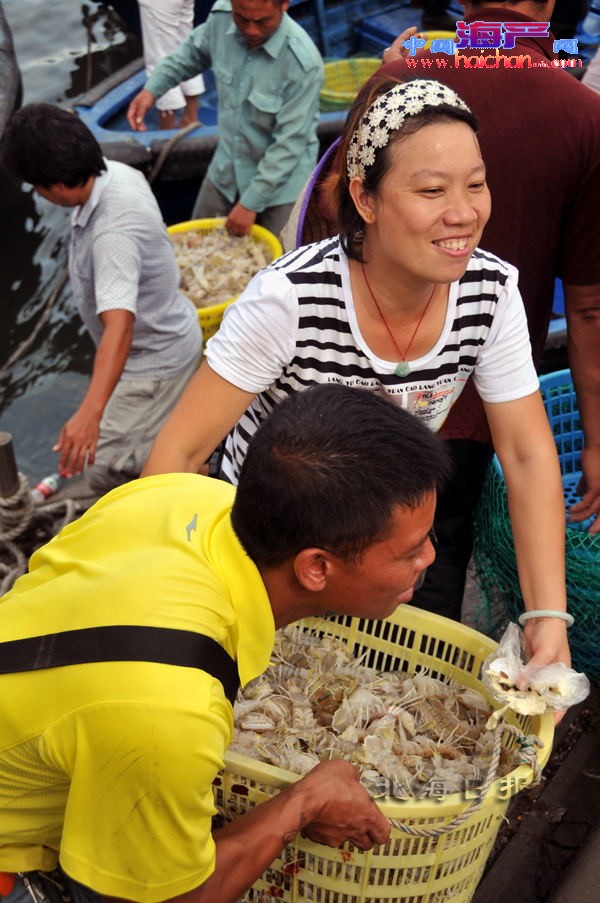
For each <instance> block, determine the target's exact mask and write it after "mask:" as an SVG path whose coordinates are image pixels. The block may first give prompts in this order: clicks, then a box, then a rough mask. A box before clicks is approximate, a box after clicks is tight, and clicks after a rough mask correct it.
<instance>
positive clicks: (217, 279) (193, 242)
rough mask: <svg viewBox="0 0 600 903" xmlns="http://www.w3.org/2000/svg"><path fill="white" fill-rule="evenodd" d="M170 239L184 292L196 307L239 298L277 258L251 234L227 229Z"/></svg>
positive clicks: (182, 234) (176, 236)
mask: <svg viewBox="0 0 600 903" xmlns="http://www.w3.org/2000/svg"><path fill="white" fill-rule="evenodd" d="M169 237H170V239H171V242H172V244H173V248H174V250H175V259H176V260H177V265H178V267H179V273H180V276H181V282H180V289H181V291H182V292H183V294H184V295H186V296H187V297H188V298H189V299H190V301H193V302H194V304H195V305H196V307H207V306H209V305H210V306H212V305H213V304H222V303H223V302H224V301H230V300H231V299H232V298H237V296H238V295H239V294H240V293H241V292H242V291H243V290H244V289H245V288H246V286H247V285H248V283H249V282H250V280H251V279H252V277H253V276H254V275H256V273H258V271H259V270H262V269H263V267H266V266H267V265H268V264H269V263H271V260H272V259H273V258H272V255H271V252H270V250H269V248H268V247H267V246H266V245H265V244H264V243H263V242H261V241H258V240H257V239H255V238H254V237H253V236H251V235H244V236H242V237H241V238H237V237H235V236H233V235H230V234H229V232H227V231H226V230H225V229H213V230H211V231H210V232H201V231H197V230H196V231H194V230H191V231H189V232H178V233H174V234H172V235H170V236H169Z"/></svg>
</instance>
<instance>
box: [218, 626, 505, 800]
mask: <svg viewBox="0 0 600 903" xmlns="http://www.w3.org/2000/svg"><path fill="white" fill-rule="evenodd" d="M492 711H493V709H492V707H491V706H490V705H489V703H488V702H487V701H486V699H485V698H484V697H483V696H482V695H481V694H480V693H478V692H477V691H476V690H473V689H470V688H467V687H464V686H462V685H460V684H458V683H457V682H454V681H449V682H445V681H443V680H439V679H437V678H434V677H431V676H429V675H428V674H426V673H424V672H421V673H419V674H416V675H414V676H409V675H407V674H406V673H404V672H400V671H396V672H380V671H376V670H375V669H373V668H369V667H366V666H365V665H364V664H363V659H357V658H355V657H354V656H353V655H352V654H351V652H350V650H349V648H348V646H347V645H346V644H345V643H344V642H343V641H342V640H340V639H337V638H334V637H327V636H325V637H316V636H314V635H311V634H308V633H306V632H305V631H303V630H302V629H301V628H297V627H292V628H289V627H288V628H285V629H284V630H280V631H278V632H277V635H276V643H275V648H274V650H273V656H272V664H271V666H270V667H269V669H268V670H267V671H266V672H265V673H264V674H263V675H261V676H260V677H258V678H257V679H256V680H254V681H252V682H251V683H249V684H247V685H246V687H245V688H244V690H243V691H240V693H239V694H238V698H237V700H236V703H235V707H234V716H235V733H234V739H233V743H232V745H231V746H230V749H231V750H232V751H235V752H237V753H240V754H242V755H245V756H250V757H252V758H255V759H258V760H260V761H263V762H267V763H269V764H271V765H276V766H278V767H280V768H285V769H287V770H288V771H292V772H295V773H296V774H305V773H306V772H307V771H309V770H310V769H311V768H313V767H314V766H315V765H318V764H319V762H321V761H323V760H325V759H347V760H349V761H350V762H352V763H353V764H354V765H356V766H357V767H358V768H359V770H360V773H361V781H362V783H363V785H364V786H365V787H366V789H367V790H368V791H369V793H371V795H372V796H373V797H374V798H377V797H382V796H385V795H387V796H393V797H396V798H398V799H412V798H418V797H424V796H443V795H445V794H448V793H458V792H462V791H464V790H468V789H471V788H476V787H477V786H480V785H481V783H482V782H483V780H484V779H485V777H486V776H487V773H488V771H489V767H490V761H491V756H492V748H493V741H494V734H493V732H492V731H491V730H487V729H486V722H487V720H488V718H489V716H490V715H491V714H492ZM514 767H515V762H514V756H513V754H512V753H511V751H510V750H508V749H505V750H503V752H502V755H501V758H500V763H499V767H498V773H497V776H502V775H505V774H507V773H508V772H509V771H511V770H512V768H514Z"/></svg>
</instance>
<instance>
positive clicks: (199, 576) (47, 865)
mask: <svg viewBox="0 0 600 903" xmlns="http://www.w3.org/2000/svg"><path fill="white" fill-rule="evenodd" d="M234 494H235V490H234V489H233V487H231V486H229V485H228V484H226V483H223V482H221V481H218V480H212V479H209V478H207V477H200V476H196V475H192V474H165V475H161V476H154V477H147V478H145V479H143V480H137V481H134V482H132V483H128V484H127V485H125V486H122V487H120V488H118V489H115V490H114V491H113V492H111V493H109V494H108V495H106V496H104V498H102V499H101V500H100V501H99V502H97V503H96V504H95V505H94V506H93V507H92V508H90V510H89V511H88V512H86V514H84V515H83V517H81V518H80V519H79V520H78V521H76V522H75V523H73V524H70V525H69V526H68V527H66V528H65V529H64V530H62V531H61V533H60V534H59V535H58V536H57V537H56V538H54V539H53V540H52V541H51V542H49V543H48V544H47V545H46V546H44V547H43V548H42V549H40V550H38V551H37V552H36V553H35V554H34V555H33V556H32V559H31V562H30V570H29V573H28V574H26V575H24V576H23V577H21V578H20V579H19V580H18V581H17V583H16V584H15V586H14V588H13V589H12V590H11V592H9V593H7V594H6V595H5V596H3V597H2V598H0V641H5V640H12V639H19V638H22V637H28V636H38V635H41V634H46V633H55V632H59V631H63V630H74V629H77V628H83V627H95V626H103V625H112V624H135V625H150V626H154V627H172V628H179V629H183V630H192V631H197V632H199V633H204V634H207V635H208V636H211V637H212V638H213V639H215V640H216V641H217V642H219V643H220V644H221V645H222V646H223V647H224V648H225V649H226V650H227V652H229V654H230V655H232V656H233V657H234V658H235V659H236V661H237V664H238V670H239V673H240V678H241V680H242V684H244V683H246V682H247V681H249V680H251V679H252V678H254V677H256V676H257V675H258V674H260V673H261V672H262V671H263V670H264V669H265V668H266V666H267V664H268V661H269V656H270V653H271V650H272V645H273V638H274V630H275V628H274V622H273V613H272V610H271V606H270V604H269V599H268V597H267V594H266V590H265V586H264V584H263V582H262V580H261V578H260V574H259V572H258V570H257V569H256V567H255V566H254V564H253V563H252V562H251V561H250V559H249V558H248V557H247V555H246V554H245V552H244V551H243V549H242V547H241V546H240V544H239V542H238V540H237V537H236V536H235V534H234V532H233V529H232V526H231V520H230V511H231V505H232V503H233V498H234ZM232 729H233V721H232V708H231V705H230V704H229V702H228V701H227V700H226V698H225V695H224V693H223V689H222V687H221V684H220V683H219V682H218V681H217V680H215V679H214V678H212V677H210V676H209V675H207V674H206V673H205V672H202V671H200V670H197V669H195V668H185V667H178V666H172V665H163V664H154V663H147V662H100V663H96V664H84V665H71V666H67V667H63V668H53V669H49V670H44V671H33V672H24V673H19V674H6V675H0V871H10V872H14V871H27V870H30V869H35V868H42V869H51V868H53V867H54V866H55V865H56V862H57V860H58V859H59V858H60V862H61V865H62V866H63V868H64V869H65V871H66V872H67V873H68V874H69V875H71V877H73V878H75V879H76V880H78V881H80V882H81V883H82V884H85V885H87V886H89V887H91V888H92V889H93V890H96V891H98V892H99V893H101V894H105V895H108V896H114V897H125V898H128V899H132V900H136V901H140V903H155V901H158V900H163V899H165V898H168V897H173V896H175V895H177V894H181V893H185V892H186V891H188V890H191V889H193V888H194V887H197V886H198V885H200V884H202V883H203V882H204V881H205V880H206V879H207V878H208V877H209V875H210V874H211V873H212V871H213V870H214V866H215V849H214V842H213V840H212V837H211V817H212V815H213V814H214V803H213V795H212V789H211V785H212V780H213V778H214V776H215V775H216V773H217V772H218V771H219V770H220V769H221V768H222V767H223V755H224V751H225V749H226V747H227V746H228V744H229V742H230V741H231V734H232Z"/></svg>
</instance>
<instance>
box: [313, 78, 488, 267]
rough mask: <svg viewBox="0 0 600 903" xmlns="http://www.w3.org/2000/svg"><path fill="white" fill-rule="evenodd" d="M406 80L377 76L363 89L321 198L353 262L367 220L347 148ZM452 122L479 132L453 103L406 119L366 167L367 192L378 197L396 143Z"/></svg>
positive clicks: (469, 116) (470, 117) (358, 254)
mask: <svg viewBox="0 0 600 903" xmlns="http://www.w3.org/2000/svg"><path fill="white" fill-rule="evenodd" d="M406 81H415V79H414V77H410V78H408V77H407V78H403V79H400V78H392V77H390V76H389V75H380V74H378V73H375V75H374V76H372V77H371V78H370V79H369V80H368V81H367V82H366V83H365V84H364V85H363V86H362V88H361V89H360V91H359V92H358V94H357V96H356V99H355V101H354V103H353V104H352V107H351V108H350V111H349V113H348V116H347V118H346V122H345V124H344V130H343V132H342V136H341V141H340V145H339V147H338V149H337V154H336V158H335V161H334V163H333V165H332V167H331V170H330V173H329V175H328V177H327V179H326V180H325V181H324V184H323V187H322V189H321V197H322V198H327V201H326V204H327V209H328V213H329V215H330V216H332V218H335V220H336V221H337V226H338V231H339V233H340V239H341V243H342V247H343V249H344V251H345V252H346V254H347V255H348V256H349V257H352V258H354V260H362V254H361V246H362V240H363V231H364V221H363V218H362V217H361V215H360V214H359V212H358V211H357V209H356V207H355V205H354V201H353V200H352V196H351V194H350V189H349V186H350V179H349V178H348V173H347V164H346V158H347V154H348V148H349V146H350V142H351V141H352V136H353V135H354V133H355V131H356V129H357V128H358V126H359V124H360V121H361V119H362V117H363V115H364V114H365V113H366V111H367V110H368V109H369V107H370V106H371V105H372V104H373V103H374V102H375V101H376V100H377V98H378V97H380V96H381V95H382V94H387V92H388V91H391V90H392V88H394V87H395V86H396V85H399V84H403V83H404V82H406ZM452 121H458V122H464V123H466V124H467V125H468V126H469V127H470V128H472V129H473V131H474V132H476V131H477V119H476V118H475V116H474V115H473V113H471V112H470V111H468V110H462V109H460V108H459V107H454V106H452V105H450V104H440V105H439V106H431V107H429V108H428V109H426V110H424V111H423V112H422V113H417V114H416V115H414V116H407V117H406V119H405V120H404V122H403V123H402V127H401V128H400V129H398V130H393V131H391V132H390V140H389V142H388V143H387V145H386V146H385V147H380V148H378V149H377V150H376V151H375V162H374V163H373V165H372V166H369V167H367V169H366V172H365V177H364V180H363V184H364V186H365V188H366V189H367V191H368V192H369V193H370V194H376V192H377V189H378V187H379V184H380V182H381V180H382V179H383V177H384V176H385V175H386V173H387V172H388V170H389V169H390V166H391V149H392V148H393V146H394V145H395V144H397V143H398V142H399V141H403V140H404V139H405V138H407V137H408V135H414V133H415V132H418V131H419V130H420V129H422V128H423V126H426V125H433V124H435V123H438V122H452Z"/></svg>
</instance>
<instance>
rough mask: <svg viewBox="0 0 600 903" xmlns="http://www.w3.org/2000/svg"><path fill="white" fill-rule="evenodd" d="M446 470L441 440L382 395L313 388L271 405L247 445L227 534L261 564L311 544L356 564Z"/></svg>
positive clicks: (269, 563) (279, 561)
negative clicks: (396, 514) (400, 509)
mask: <svg viewBox="0 0 600 903" xmlns="http://www.w3.org/2000/svg"><path fill="white" fill-rule="evenodd" d="M449 473H450V459H449V455H448V452H447V450H446V447H445V445H444V443H443V441H442V440H441V439H439V438H438V437H437V436H436V435H435V434H434V433H432V432H431V431H430V430H429V429H428V428H427V427H426V426H425V425H424V424H423V423H422V422H421V421H419V420H418V419H417V418H416V417H415V416H413V415H412V414H409V413H407V412H406V411H404V410H402V409H401V408H400V407H398V406H397V405H395V404H394V403H393V402H391V401H389V400H388V399H387V398H385V397H383V396H380V395H375V394H374V393H372V392H368V391H366V390H362V389H354V388H349V387H347V386H339V385H332V384H328V385H319V386H313V387H311V388H309V389H307V390H306V391H304V392H299V393H295V394H294V395H292V396H290V397H289V398H287V399H285V400H284V401H283V402H281V404H279V405H277V407H276V408H275V409H274V411H273V412H272V413H271V415H270V416H269V417H268V418H267V420H266V421H264V423H263V424H262V425H261V426H260V427H259V429H258V430H257V432H256V434H255V435H254V437H253V438H252V440H251V442H250V444H249V447H248V452H247V454H246V458H245V461H244V463H243V465H242V468H241V471H240V478H239V486H238V490H237V495H236V498H235V503H234V505H233V511H232V522H233V527H234V529H235V532H236V534H237V536H238V538H239V540H240V542H241V543H242V545H243V547H244V549H245V550H246V552H247V554H248V555H249V557H250V558H251V559H252V560H253V561H254V563H255V564H256V565H257V566H259V567H261V566H263V567H274V566H277V565H280V564H282V563H283V562H285V561H287V560H290V559H291V558H293V557H294V556H295V555H296V554H297V553H298V552H300V551H301V550H302V549H305V548H312V547H317V548H322V549H327V550H329V551H330V552H332V553H334V554H335V555H337V556H338V557H340V558H342V559H344V560H355V559H359V558H360V556H361V554H362V553H363V551H364V550H365V549H366V548H367V547H368V546H370V545H371V544H372V543H374V542H376V541H379V540H381V539H384V538H385V537H386V535H387V534H388V532H389V530H390V529H391V526H392V520H393V516H394V510H395V508H396V507H397V506H399V505H400V506H405V507H408V508H415V507H416V506H417V505H419V504H420V503H421V502H422V501H423V499H424V498H425V496H426V495H427V494H428V493H430V492H433V491H437V490H439V489H440V488H441V486H442V485H443V483H444V482H445V481H446V479H447V478H448V476H449Z"/></svg>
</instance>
